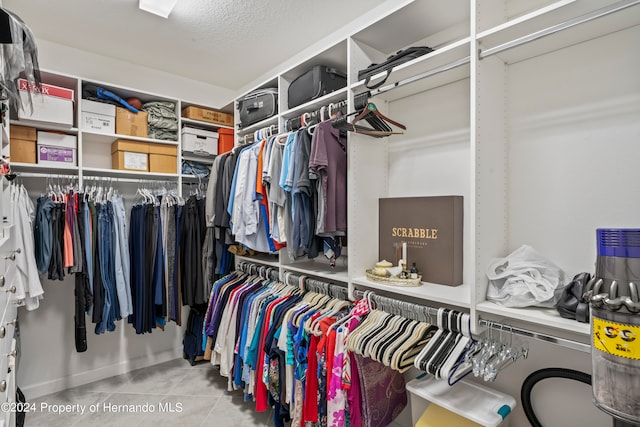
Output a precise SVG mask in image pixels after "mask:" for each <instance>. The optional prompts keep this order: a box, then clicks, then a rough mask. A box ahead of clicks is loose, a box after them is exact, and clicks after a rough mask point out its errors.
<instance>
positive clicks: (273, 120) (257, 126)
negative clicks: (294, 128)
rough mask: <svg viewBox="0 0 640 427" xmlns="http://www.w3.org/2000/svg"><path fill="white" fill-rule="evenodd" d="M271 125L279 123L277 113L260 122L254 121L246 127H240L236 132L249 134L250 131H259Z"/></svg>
mask: <svg viewBox="0 0 640 427" xmlns="http://www.w3.org/2000/svg"><path fill="white" fill-rule="evenodd" d="M271 125H276V126H277V125H278V115H277V114H276V115H275V116H273V117H269V118H268V119H266V120H263V121H261V122H258V123H254V124H252V125H251V126H247V127H246V128H241V129H238V130H237V131H236V134H237V135H248V134H250V133H253V132H255V131H257V130H258V129H262V128H266V127H269V126H271Z"/></svg>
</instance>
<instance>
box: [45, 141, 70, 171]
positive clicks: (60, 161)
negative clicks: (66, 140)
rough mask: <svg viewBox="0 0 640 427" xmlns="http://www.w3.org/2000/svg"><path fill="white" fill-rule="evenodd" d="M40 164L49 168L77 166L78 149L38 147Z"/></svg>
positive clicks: (49, 146)
mask: <svg viewBox="0 0 640 427" xmlns="http://www.w3.org/2000/svg"><path fill="white" fill-rule="evenodd" d="M38 163H39V164H46V165H49V166H75V165H76V149H75V148H67V147H55V146H51V145H38Z"/></svg>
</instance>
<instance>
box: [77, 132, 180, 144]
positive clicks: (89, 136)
mask: <svg viewBox="0 0 640 427" xmlns="http://www.w3.org/2000/svg"><path fill="white" fill-rule="evenodd" d="M82 139H83V141H84V142H91V143H101V144H111V143H112V142H113V141H115V140H116V139H126V140H129V141H140V142H151V143H154V144H166V145H176V146H177V145H178V141H166V140H164V139H153V138H143V137H140V136H131V135H119V134H116V133H98V132H87V131H82Z"/></svg>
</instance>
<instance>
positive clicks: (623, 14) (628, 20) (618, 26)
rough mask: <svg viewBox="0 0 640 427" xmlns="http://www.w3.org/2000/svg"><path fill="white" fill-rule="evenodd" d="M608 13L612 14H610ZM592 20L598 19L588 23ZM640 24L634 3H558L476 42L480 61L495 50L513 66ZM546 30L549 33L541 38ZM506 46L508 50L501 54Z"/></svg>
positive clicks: (627, 0)
mask: <svg viewBox="0 0 640 427" xmlns="http://www.w3.org/2000/svg"><path fill="white" fill-rule="evenodd" d="M609 10H614V12H611V13H610V14H609V13H608V11H609ZM594 17H597V19H591V18H594ZM639 23H640V6H638V4H637V2H636V1H634V0H621V1H617V2H612V1H611V0H593V1H589V2H584V1H575V0H559V1H556V2H554V3H552V4H550V5H548V6H545V7H542V8H540V9H537V10H535V11H533V12H531V13H528V14H525V15H523V16H520V17H517V18H514V19H512V20H510V21H507V22H505V23H503V24H500V25H498V26H496V27H493V28H489V29H487V30H485V31H482V32H480V33H479V34H477V36H476V38H477V40H478V41H479V42H480V43H481V44H482V46H483V47H482V49H481V53H480V57H481V58H482V57H484V56H485V55H490V52H492V50H493V49H494V48H495V49H496V51H495V52H496V53H495V54H496V56H498V57H500V59H501V60H502V61H504V62H505V63H507V64H513V63H515V62H519V61H523V60H525V59H529V58H534V57H536V56H539V55H542V54H545V53H549V52H554V51H557V50H560V49H562V48H565V47H568V46H572V45H574V44H577V43H581V42H584V41H587V40H591V39H594V38H597V37H601V36H604V35H606V34H611V33H614V32H616V31H620V30H623V29H626V28H630V27H633V26H636V25H638V24H639ZM547 30H550V31H549V32H548V34H544V37H542V35H543V34H542V32H546V31H547ZM536 33H537V34H536ZM520 41H523V42H522V43H520ZM507 46H510V47H509V48H506V49H504V50H503V48H505V47H507ZM511 47H513V48H511Z"/></svg>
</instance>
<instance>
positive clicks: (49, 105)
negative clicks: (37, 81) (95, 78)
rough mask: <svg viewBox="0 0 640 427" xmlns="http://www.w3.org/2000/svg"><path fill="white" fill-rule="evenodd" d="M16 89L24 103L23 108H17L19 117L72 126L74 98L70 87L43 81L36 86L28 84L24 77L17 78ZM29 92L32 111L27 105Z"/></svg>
mask: <svg viewBox="0 0 640 427" xmlns="http://www.w3.org/2000/svg"><path fill="white" fill-rule="evenodd" d="M18 89H19V91H20V98H21V99H22V104H23V105H24V110H23V109H20V110H18V118H19V119H21V120H33V121H39V122H47V123H56V124H60V125H65V126H69V127H72V126H73V102H74V99H75V98H74V91H73V90H72V89H67V88H63V87H59V86H53V85H48V84H44V83H43V84H42V85H41V87H40V88H37V87H36V86H35V85H29V84H28V83H27V81H26V80H25V79H18ZM29 92H31V100H32V105H33V113H31V110H30V109H29V107H28V105H29Z"/></svg>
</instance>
